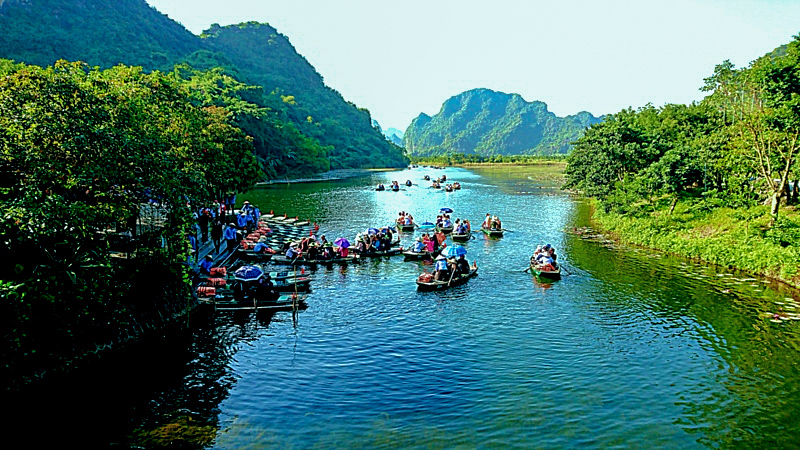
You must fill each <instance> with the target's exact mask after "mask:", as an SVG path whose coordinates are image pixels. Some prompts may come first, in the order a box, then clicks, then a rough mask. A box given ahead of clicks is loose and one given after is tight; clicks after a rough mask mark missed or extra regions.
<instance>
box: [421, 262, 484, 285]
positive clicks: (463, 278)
mask: <svg viewBox="0 0 800 450" xmlns="http://www.w3.org/2000/svg"><path fill="white" fill-rule="evenodd" d="M477 275H478V268H477V267H475V268H473V269H471V270H470V271H469V272H468V273H465V274H461V275H458V276H454V277H453V278H451V279H448V280H439V281H433V280H431V281H427V282H426V281H420V280H419V279H417V289H418V290H420V291H443V290H445V289H449V288H451V287H454V286H459V285H462V284H466V283H467V281H469V280H470V278H472V277H475V276H477Z"/></svg>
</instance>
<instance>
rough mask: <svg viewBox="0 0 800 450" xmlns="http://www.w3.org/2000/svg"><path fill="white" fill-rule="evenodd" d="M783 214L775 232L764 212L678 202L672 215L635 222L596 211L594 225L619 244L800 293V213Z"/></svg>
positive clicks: (658, 212)
mask: <svg viewBox="0 0 800 450" xmlns="http://www.w3.org/2000/svg"><path fill="white" fill-rule="evenodd" d="M781 214H782V218H781V219H780V220H779V222H778V224H777V226H775V227H772V228H770V227H769V226H768V224H769V210H768V207H766V206H754V207H751V208H737V209H732V208H709V207H706V205H704V204H703V203H698V202H696V201H695V202H690V201H682V202H679V203H678V204H677V206H676V208H675V211H674V212H673V213H672V214H669V208H668V207H667V206H662V207H661V208H657V209H655V211H652V212H649V213H647V214H639V215H635V216H634V215H624V216H623V215H619V214H616V213H605V212H603V211H602V209H601V208H595V214H594V220H595V221H596V223H597V224H598V226H599V227H600V228H602V229H603V230H605V231H606V232H609V233H611V234H612V237H614V238H615V239H617V240H619V241H620V242H623V243H629V244H635V245H640V246H644V247H649V248H653V249H657V250H662V251H665V252H668V253H673V254H676V255H681V256H684V257H687V258H692V259H699V260H703V261H707V262H710V263H713V264H717V265H720V266H723V267H728V268H731V269H740V270H743V271H746V272H750V273H753V274H759V275H763V276H766V277H769V278H773V279H776V280H780V281H783V282H785V283H787V284H789V285H791V286H793V287H795V288H800V273H798V261H800V225H798V224H799V223H800V213H798V211H797V210H796V209H794V208H784V209H782V211H781Z"/></svg>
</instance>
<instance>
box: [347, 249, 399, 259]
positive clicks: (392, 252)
mask: <svg viewBox="0 0 800 450" xmlns="http://www.w3.org/2000/svg"><path fill="white" fill-rule="evenodd" d="M401 253H403V247H399V248H391V249H389V250H377V251H371V252H364V253H354V256H355V257H357V258H380V257H381V256H397V255H399V254H401Z"/></svg>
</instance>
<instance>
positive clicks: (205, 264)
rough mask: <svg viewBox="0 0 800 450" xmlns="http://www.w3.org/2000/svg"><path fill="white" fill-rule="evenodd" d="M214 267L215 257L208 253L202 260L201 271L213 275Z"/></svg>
mask: <svg viewBox="0 0 800 450" xmlns="http://www.w3.org/2000/svg"><path fill="white" fill-rule="evenodd" d="M212 267H214V258H213V257H212V256H211V255H206V257H205V258H203V260H202V261H200V273H202V274H205V275H211V268H212Z"/></svg>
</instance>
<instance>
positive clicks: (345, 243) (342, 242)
mask: <svg viewBox="0 0 800 450" xmlns="http://www.w3.org/2000/svg"><path fill="white" fill-rule="evenodd" d="M333 245H335V246H337V247H341V248H348V247H350V241H348V240H347V239H345V238H343V237H340V238H337V239H336V240H335V241H333Z"/></svg>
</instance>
